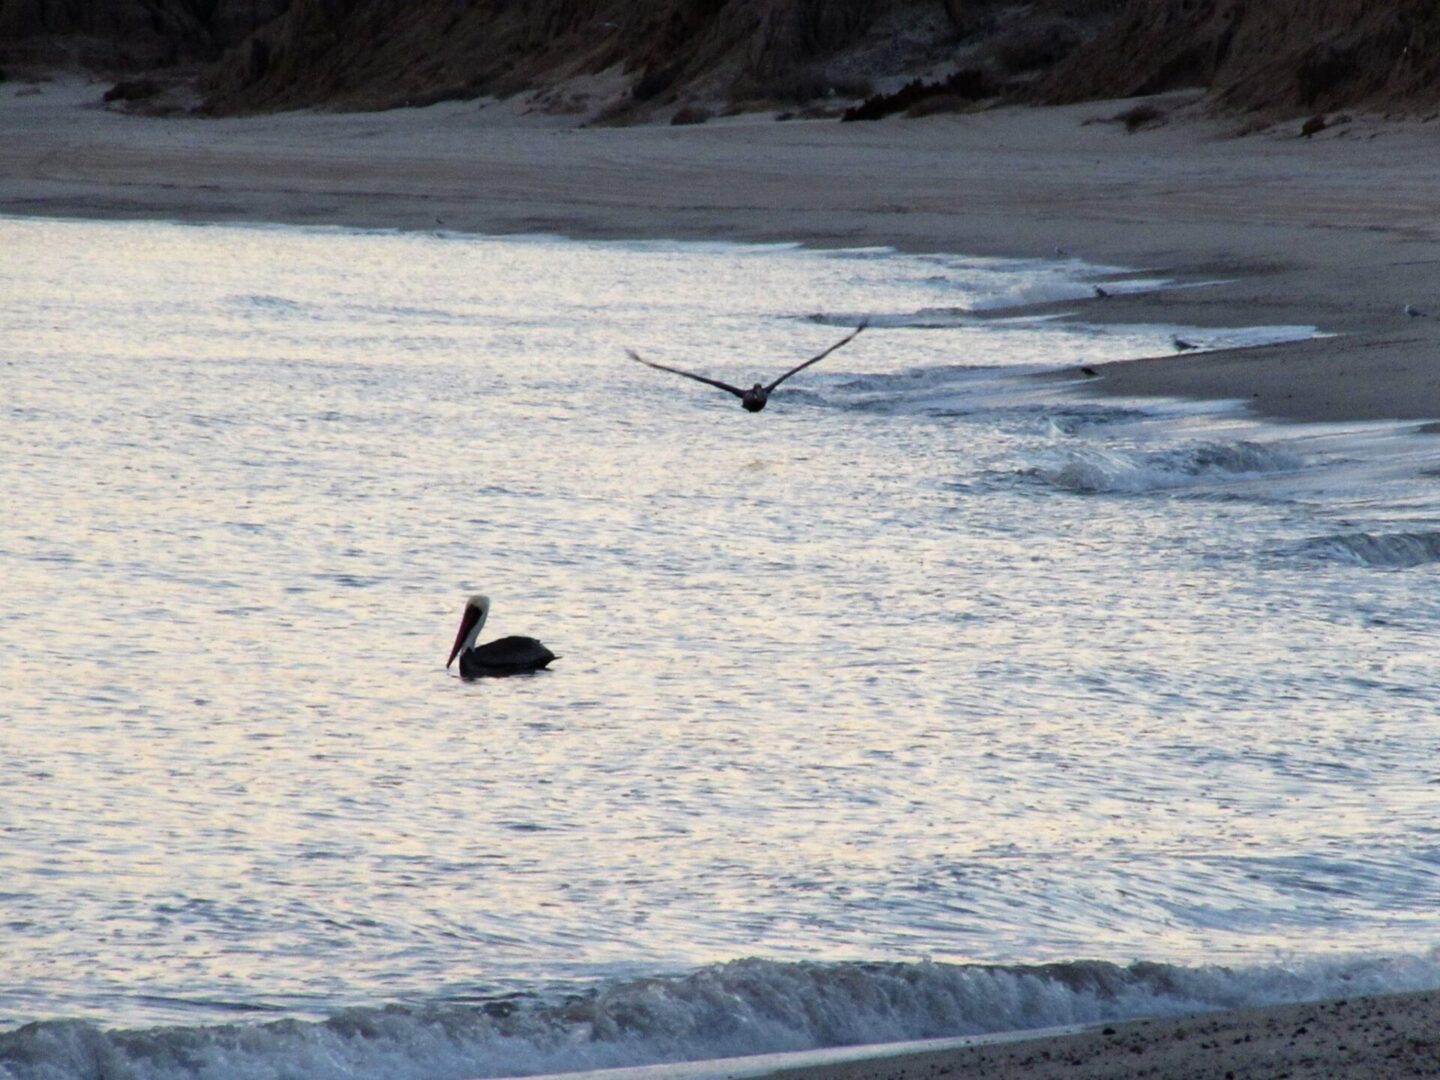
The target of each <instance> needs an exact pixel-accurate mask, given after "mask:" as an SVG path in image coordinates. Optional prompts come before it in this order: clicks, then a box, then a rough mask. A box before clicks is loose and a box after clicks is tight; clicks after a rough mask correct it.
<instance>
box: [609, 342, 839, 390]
mask: <svg viewBox="0 0 1440 1080" xmlns="http://www.w3.org/2000/svg"><path fill="white" fill-rule="evenodd" d="M625 351H626V352H627V353H629V354H630V359H631V360H638V361H639V362H640V363H642V364H644V365H645V366H646V367H653V368H655V369H656V370H657V371H668V372H670V374H672V375H684V376H685V378H687V379H694V380H695V381H696V382H703V383H708V384H709V385H711V386H716V387H719V388H720V389H721V390H728V391H730V393H732V394H734V395H735V396H736V397H738V398H743V397H744V396H745V391H744V390H741V389H740V388H739V387H738V386H731V385H730V384H729V383H723V382H721V381H720V380H719V379H707V378H706V377H705V376H704V375H696V374H695V373H694V372H693V371H681V370H680V369H679V368H673V367H666V366H665V365H664V364H657V363H654V362H653V361H650V360H646V359H645V358H644V357H643V356H641V355H640V354H639V353H637V352H636V351H635V350H634V349H626V350H625ZM821 355H824V354H823V353H822V354H821ZM819 358H820V357H818V356H817V357H816V358H815V359H817V360H818V359H819Z"/></svg>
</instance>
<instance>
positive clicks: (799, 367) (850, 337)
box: [765, 319, 870, 394]
mask: <svg viewBox="0 0 1440 1080" xmlns="http://www.w3.org/2000/svg"><path fill="white" fill-rule="evenodd" d="M869 325H870V320H868V319H866V320H865V321H864V322H862V323H861V324H860V325H859V326H857V327H855V329H854V330H852V331H851V332H850V333H849V334H848V335H846V336H845V337H843V338H841V339H840V340H839V341H837V342H836V343H835V344H834V345H831V346H830V347H829V348H828V349H826V350H825V351H824V352H822V353H821V354H820V355H819V356H812V357H811V358H810V359H809V360H806V361H805V362H804V363H803V364H797V365H796V366H795V367H792V368H791V369H790V370H789V371H787V372H785V374H784V375H781V376H780V377H779V378H778V379H776V380H775V381H774V382H772V383H771V384H770V385H769V386H767V387H765V393H767V394H768V393H770V392H772V391H773V390H774V389H775V387H777V386H779V385H780V384H781V383H782V382H784V381H785V380H786V379H788V378H789V377H790V376H791V375H794V374H795V373H796V372H797V371H804V370H805V369H806V368H807V367H809V366H810V365H811V364H814V363H817V362H818V361H821V360H824V359H825V357H827V356H829V355H830V354H831V353H832V352H834V351H835V350H836V349H838V348H840V346H841V345H848V344H849V343H850V342H852V341H854V340H855V335H856V334H858V333H860V331H861V330H864V329H865V327H867V326H869Z"/></svg>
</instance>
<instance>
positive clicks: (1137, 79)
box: [1032, 0, 1440, 114]
mask: <svg viewBox="0 0 1440 1080" xmlns="http://www.w3.org/2000/svg"><path fill="white" fill-rule="evenodd" d="M1181 86H1203V87H1208V88H1209V89H1210V90H1211V91H1212V92H1213V93H1214V95H1215V99H1216V101H1217V102H1218V103H1219V104H1221V105H1224V106H1230V107H1235V108H1240V109H1247V110H1256V111H1261V112H1265V113H1272V114H1297V113H1303V112H1323V111H1327V110H1332V109H1339V108H1342V107H1343V108H1349V107H1364V106H1369V107H1374V108H1401V109H1414V108H1425V107H1429V106H1432V105H1434V104H1435V103H1437V102H1440V4H1437V3H1435V2H1434V0H1132V2H1131V3H1130V4H1129V5H1128V6H1127V7H1126V9H1125V11H1124V12H1123V13H1122V14H1121V15H1120V16H1119V18H1117V19H1116V20H1115V22H1114V23H1113V25H1112V26H1110V28H1109V29H1108V30H1106V31H1105V32H1104V33H1102V34H1101V35H1099V36H1098V37H1097V38H1096V39H1095V40H1094V41H1093V42H1092V43H1090V44H1089V45H1088V46H1087V47H1085V48H1082V49H1080V50H1078V51H1076V52H1075V53H1074V54H1072V55H1071V56H1069V57H1067V58H1066V59H1065V60H1063V61H1062V62H1061V63H1059V64H1058V65H1056V67H1055V68H1054V70H1052V71H1051V72H1050V73H1049V75H1048V76H1047V77H1046V78H1045V79H1044V80H1043V81H1042V82H1041V83H1040V84H1039V85H1038V86H1037V87H1036V90H1035V92H1034V94H1033V95H1032V98H1033V99H1034V100H1040V101H1047V102H1064V101H1084V100H1088V99H1091V98H1106V97H1130V96H1135V95H1140V94H1150V93H1156V92H1158V91H1162V90H1170V89H1174V88H1177V87H1181Z"/></svg>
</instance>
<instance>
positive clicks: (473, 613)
mask: <svg viewBox="0 0 1440 1080" xmlns="http://www.w3.org/2000/svg"><path fill="white" fill-rule="evenodd" d="M479 618H480V609H479V608H478V607H476V606H475V605H474V604H466V605H465V614H464V615H462V616H461V617H460V629H459V631H458V632H456V634H455V644H454V645H452V646H451V647H450V659H449V660H446V661H445V666H446V667H447V668H448V667H449V666H450V665H451V664H453V663H454V662H455V657H457V656H459V655H460V650H461V648H463V647H464V645H465V639H466V638H467V637H468V636H469V635H470V630H471V628H473V627H474V625H475V621H476V620H477V619H479Z"/></svg>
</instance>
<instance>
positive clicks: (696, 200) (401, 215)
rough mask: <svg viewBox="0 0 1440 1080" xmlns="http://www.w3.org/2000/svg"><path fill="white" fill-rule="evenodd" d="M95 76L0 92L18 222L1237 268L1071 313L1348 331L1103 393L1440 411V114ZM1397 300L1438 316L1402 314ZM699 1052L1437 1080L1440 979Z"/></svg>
mask: <svg viewBox="0 0 1440 1080" xmlns="http://www.w3.org/2000/svg"><path fill="white" fill-rule="evenodd" d="M104 89H105V85H104V84H86V83H83V82H79V81H68V82H67V81H57V82H47V83H40V84H36V85H34V86H31V85H27V84H18V83H14V82H12V83H6V84H0V214H29V215H48V216H80V217H96V218H110V219H123V218H162V219H170V220H181V221H225V222H283V223H293V224H304V225H319V224H329V225H346V226H360V227H394V228H402V229H433V228H437V227H443V228H447V229H455V230H466V231H473V232H478V233H516V232H552V233H562V234H566V235H570V236H576V237H670V238H681V239H684V238H696V239H711V240H714V239H731V240H759V241H794V240H800V241H804V242H808V243H811V244H815V245H819V246H855V245H893V246H895V247H898V248H901V249H904V250H911V251H945V252H962V253H968V254H981V255H983V254H994V255H1011V256H1044V257H1052V256H1053V255H1054V253H1055V251H1056V249H1057V248H1060V249H1064V250H1065V251H1066V252H1068V253H1070V254H1072V255H1074V256H1076V257H1078V258H1083V259H1085V260H1087V261H1090V262H1095V263H1103V264H1109V265H1116V266H1124V267H1129V268H1132V269H1134V270H1137V271H1138V270H1144V271H1148V272H1152V273H1154V272H1158V273H1162V274H1165V275H1169V276H1172V277H1174V278H1176V279H1177V280H1179V281H1182V282H1196V281H1214V280H1216V279H1222V283H1220V284H1211V285H1206V286H1204V287H1199V288H1177V289H1167V290H1162V291H1158V292H1152V293H1146V294H1141V295H1135V296H1113V295H1112V296H1111V297H1109V298H1105V299H1100V298H1096V299H1094V300H1087V301H1084V302H1081V303H1078V304H1069V305H1065V306H1064V308H1063V310H1065V311H1073V312H1075V314H1076V315H1077V317H1081V318H1085V319H1090V320H1106V321H1114V322H1162V323H1171V324H1176V325H1180V326H1185V327H1192V328H1194V330H1195V334H1196V335H1198V336H1200V337H1202V338H1203V334H1204V330H1205V328H1207V327H1228V326H1240V325H1256V324H1270V323H1285V324H1309V325H1315V326H1318V327H1319V328H1320V329H1321V330H1322V331H1326V332H1328V333H1330V334H1333V335H1334V336H1332V337H1327V338H1323V339H1319V340H1315V341H1309V342H1303V343H1296V344H1289V345H1281V346H1272V347H1265V348H1258V349H1249V350H1244V351H1232V352H1202V353H1200V354H1198V355H1197V354H1195V353H1187V354H1185V355H1182V356H1175V355H1167V356H1164V357H1157V358H1154V359H1150V360H1139V361H1132V362H1128V363H1122V364H1111V365H1105V366H1103V367H1102V368H1101V369H1100V371H1099V377H1097V378H1094V379H1092V380H1090V381H1089V382H1088V383H1086V384H1085V388H1086V389H1085V392H1094V393H1110V394H1119V395H1124V396H1145V395H1162V396H1194V397H1206V398H1218V399H1234V400H1241V401H1245V402H1248V403H1249V404H1250V407H1251V408H1253V409H1255V410H1256V411H1258V412H1260V413H1262V414H1264V415H1268V416H1272V417H1280V418H1287V419H1295V420H1307V419H1313V420H1349V419H1355V420H1367V419H1384V418H1393V419H1402V420H1417V421H1421V420H1432V419H1436V418H1440V170H1437V169H1436V168H1435V167H1434V166H1435V162H1436V161H1437V160H1440V123H1436V124H1423V123H1418V122H1404V123H1401V122H1382V121H1379V120H1376V119H1361V120H1357V121H1356V122H1354V123H1352V124H1349V125H1344V126H1342V127H1340V128H1338V129H1332V130H1330V131H1327V132H1322V133H1321V135H1320V136H1318V137H1316V138H1315V139H1301V138H1299V137H1297V132H1298V126H1299V125H1298V122H1297V123H1295V124H1292V125H1288V126H1285V127H1281V128H1277V129H1275V130H1272V131H1270V132H1266V133H1262V134H1258V135H1252V136H1249V137H1247V138H1243V139H1237V138H1233V137H1232V134H1233V126H1234V123H1235V122H1234V121H1233V120H1223V119H1214V118H1207V117H1206V116H1204V115H1203V113H1200V112H1199V111H1198V110H1196V109H1195V108H1194V107H1193V105H1192V106H1188V107H1187V105H1186V101H1185V99H1183V98H1178V97H1175V98H1170V99H1167V100H1166V101H1164V102H1162V104H1163V105H1164V106H1165V107H1167V108H1171V109H1179V110H1180V111H1181V112H1184V113H1186V115H1184V116H1183V117H1182V118H1180V119H1177V120H1176V121H1175V122H1173V123H1171V124H1169V125H1167V126H1165V127H1162V128H1159V129H1158V130H1153V131H1142V132H1139V133H1137V134H1133V135H1132V134H1127V133H1126V132H1125V130H1124V128H1123V126H1121V125H1118V124H1115V123H1110V122H1095V121H1097V120H1102V121H1103V120H1105V119H1106V118H1108V117H1111V116H1113V115H1115V113H1117V112H1119V111H1120V109H1121V108H1123V107H1124V106H1123V105H1121V104H1119V103H1100V104H1090V105H1082V106H1072V107H1066V108H1058V109H1046V110H1026V109H1000V110H995V111H992V112H986V113H981V114H974V115H964V116H959V115H952V116H936V117H931V118H927V119H924V120H903V119H896V120H890V121H885V122H881V123H874V124H845V125H842V124H838V123H834V122H829V121H805V122H801V121H791V122H784V123H780V122H776V121H774V120H773V119H755V118H735V119H730V120H724V121H719V122H713V123H709V124H705V125H703V126H694V127H678V128H671V127H639V128H585V129H577V128H575V127H574V126H573V124H574V118H573V117H548V116H544V115H538V114H532V115H526V114H524V112H523V109H522V107H521V105H519V104H518V103H514V102H512V103H497V104H490V105H488V106H485V107H481V106H480V105H479V104H477V103H473V102H472V103H447V104H443V105H437V106H432V107H430V108H427V109H423V110H397V111H394V112H387V113H382V114H313V113H307V114H291V115H283V116H277V117H257V118H250V119H230V120H201V119H164V120H162V119H153V118H144V117H136V116H129V115H124V114H119V113H115V112H111V111H109V110H106V109H104V108H102V107H101V105H100V95H101V93H102V92H103V91H104ZM1187 108H1188V112H1187ZM1407 303H1409V304H1413V305H1415V306H1416V307H1418V308H1422V309H1425V308H1430V309H1433V314H1434V315H1435V316H1436V317H1434V318H1411V317H1409V316H1407V315H1405V314H1404V312H1403V310H1402V309H1403V306H1404V305H1405V304H1407ZM877 1053H878V1054H880V1056H878V1057H877V1056H875V1055H876V1054H877ZM866 1055H868V1056H866ZM708 1068H709V1069H710V1070H711V1071H710V1072H708V1073H703V1074H702V1073H695V1074H694V1075H696V1076H699V1075H705V1076H707V1077H719V1076H735V1077H739V1076H773V1077H800V1076H814V1077H822V1076H823V1077H835V1078H840V1080H870V1078H874V1080H880V1078H897V1080H898V1078H902V1077H903V1078H914V1077H937V1076H948V1077H956V1078H959V1077H982V1076H983V1077H990V1078H1001V1077H1025V1078H1028V1080H1038V1078H1049V1077H1060V1076H1064V1077H1067V1078H1098V1077H1104V1078H1107V1080H1118V1078H1122V1077H1142V1076H1146V1077H1187V1078H1189V1077H1215V1078H1217V1080H1218V1078H1221V1077H1232V1076H1233V1077H1236V1078H1242V1080H1243V1078H1259V1077H1282V1076H1288V1077H1292V1078H1302V1077H1316V1078H1318V1077H1326V1078H1331V1080H1339V1078H1348V1077H1367V1078H1370V1077H1381V1076H1384V1077H1409V1076H1436V1075H1440V995H1437V994H1419V995H1402V996H1387V997H1376V998H1356V999H1354V1000H1351V1001H1348V1002H1345V1003H1339V1002H1329V1003H1324V1004H1311V1005H1300V1006H1285V1007H1279V1008H1276V1009H1270V1010H1245V1011H1238V1012H1233V1013H1222V1014H1207V1015H1204V1016H1200V1017H1194V1018H1189V1019H1183V1020H1170V1019H1164V1020H1148V1021H1137V1022H1134V1023H1126V1024H1115V1025H1111V1026H1110V1027H1109V1028H1101V1029H1095V1030H1088V1031H1084V1032H1079V1033H1070V1034H1064V1035H1058V1036H1055V1035H1051V1036H1047V1037H1044V1038H1038V1039H1037V1038H1026V1039H1023V1040H1018V1041H1012V1040H975V1041H973V1042H965V1041H963V1040H962V1041H960V1042H958V1043H957V1042H956V1041H950V1042H948V1043H947V1044H946V1045H945V1046H944V1047H943V1048H939V1049H936V1048H933V1047H932V1048H924V1049H916V1048H914V1047H910V1048H907V1049H906V1050H904V1051H903V1052H897V1051H896V1050H894V1049H884V1050H879V1051H877V1050H868V1051H865V1052H864V1054H862V1055H861V1056H860V1057H859V1058H856V1057H855V1056H854V1055H853V1054H852V1055H851V1057H850V1059H849V1060H843V1061H842V1060H838V1059H832V1060H830V1061H828V1062H827V1063H826V1064H823V1065H814V1064H811V1065H810V1066H808V1067H806V1068H804V1069H801V1070H800V1071H796V1070H795V1069H794V1068H790V1067H789V1066H787V1065H785V1064H783V1063H778V1062H775V1061H767V1062H762V1063H756V1062H749V1063H745V1062H731V1063H725V1064H712V1065H711V1066H708ZM756 1069H759V1070H761V1071H758V1072H757V1071H755V1070H756ZM777 1070H779V1071H777ZM623 1073H624V1074H625V1075H632V1076H635V1077H639V1076H652V1077H653V1076H673V1075H679V1073H677V1067H673V1066H666V1067H662V1069H661V1070H660V1071H655V1070H649V1071H647V1070H626V1071H623ZM617 1075H619V1074H617ZM684 1075H691V1073H689V1072H686V1073H684Z"/></svg>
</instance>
